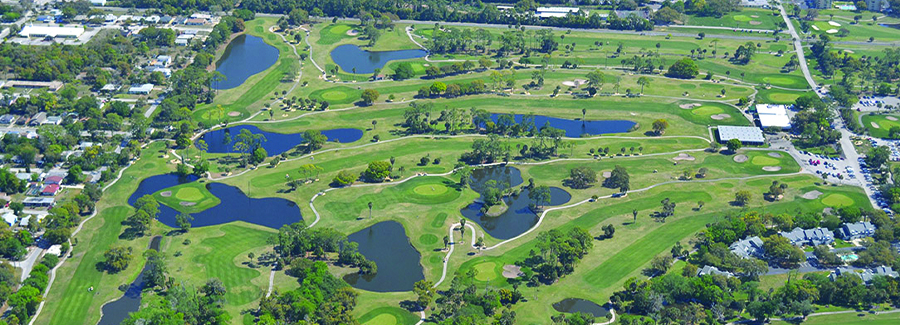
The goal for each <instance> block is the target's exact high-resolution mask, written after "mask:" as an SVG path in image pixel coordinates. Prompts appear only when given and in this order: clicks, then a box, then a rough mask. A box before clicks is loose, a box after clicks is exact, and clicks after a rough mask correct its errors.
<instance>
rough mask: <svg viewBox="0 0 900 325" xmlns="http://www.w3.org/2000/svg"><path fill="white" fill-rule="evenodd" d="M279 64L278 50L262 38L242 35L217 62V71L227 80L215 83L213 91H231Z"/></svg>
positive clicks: (230, 44)
mask: <svg viewBox="0 0 900 325" xmlns="http://www.w3.org/2000/svg"><path fill="white" fill-rule="evenodd" d="M275 62H278V49H277V48H275V47H274V46H272V45H269V44H267V43H266V42H265V41H263V39H262V38H259V37H256V36H253V35H247V34H242V35H238V36H237V37H235V38H234V39H233V40H231V43H228V46H227V47H225V53H223V54H222V57H221V58H219V61H217V62H216V71H218V72H220V73H222V75H224V76H225V78H226V79H225V80H223V81H219V82H213V84H212V88H213V89H220V90H222V89H231V88H234V87H237V86H240V85H241V84H243V83H244V81H246V80H247V78H250V76H252V75H255V74H257V73H260V72H263V71H265V70H266V69H268V68H269V67H271V66H272V65H273V64H275Z"/></svg>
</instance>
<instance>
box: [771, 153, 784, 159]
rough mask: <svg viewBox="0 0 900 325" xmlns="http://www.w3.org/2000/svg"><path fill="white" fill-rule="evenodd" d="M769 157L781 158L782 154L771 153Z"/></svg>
mask: <svg viewBox="0 0 900 325" xmlns="http://www.w3.org/2000/svg"><path fill="white" fill-rule="evenodd" d="M769 157H773V158H781V153H778V152H770V153H769Z"/></svg>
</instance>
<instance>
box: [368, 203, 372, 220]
mask: <svg viewBox="0 0 900 325" xmlns="http://www.w3.org/2000/svg"><path fill="white" fill-rule="evenodd" d="M369 219H372V202H369Z"/></svg>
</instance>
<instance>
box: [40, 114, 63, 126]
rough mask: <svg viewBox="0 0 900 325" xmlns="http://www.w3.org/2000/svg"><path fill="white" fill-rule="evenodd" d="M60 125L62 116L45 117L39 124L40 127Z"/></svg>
mask: <svg viewBox="0 0 900 325" xmlns="http://www.w3.org/2000/svg"><path fill="white" fill-rule="evenodd" d="M61 123H62V116H47V119H46V120H44V121H43V122H41V125H45V124H52V125H60V124H61Z"/></svg>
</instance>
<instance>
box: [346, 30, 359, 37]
mask: <svg viewBox="0 0 900 325" xmlns="http://www.w3.org/2000/svg"><path fill="white" fill-rule="evenodd" d="M347 35H348V36H356V35H359V31H358V30H355V29H351V30H348V31H347Z"/></svg>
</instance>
